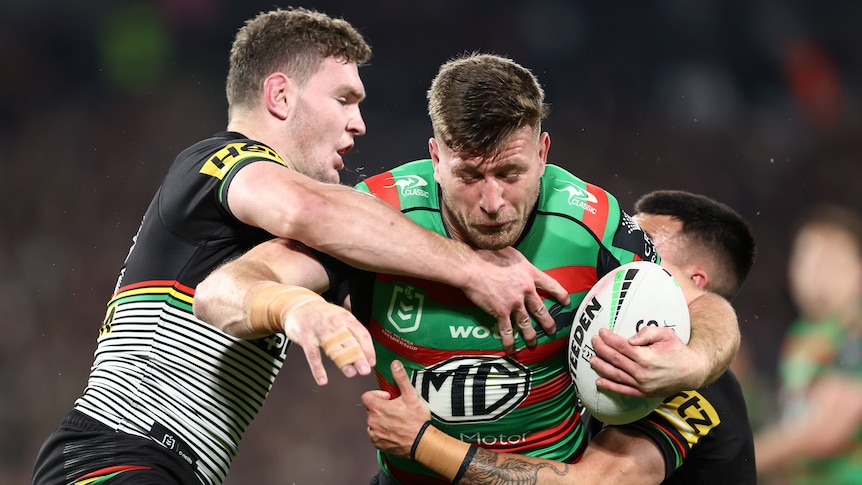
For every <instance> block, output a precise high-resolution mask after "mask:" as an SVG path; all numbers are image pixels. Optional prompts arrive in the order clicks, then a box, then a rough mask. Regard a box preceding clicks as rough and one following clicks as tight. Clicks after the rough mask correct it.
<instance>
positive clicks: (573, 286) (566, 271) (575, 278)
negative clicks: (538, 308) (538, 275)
mask: <svg viewBox="0 0 862 485" xmlns="http://www.w3.org/2000/svg"><path fill="white" fill-rule="evenodd" d="M544 273H545V274H547V275H548V276H550V277H551V278H554V279H555V280H557V282H559V283H560V284H561V285H563V288H565V289H566V291H567V292H568V293H569V294H572V295H573V294H575V293H580V292H582V291H590V288H592V287H593V285H595V284H596V283H597V282H598V281H599V278H598V276H597V274H596V268H595V266H561V267H559V268H551V269H547V270H545V271H544ZM539 295H540V296H541V297H542V298H544V299H546V300H547V299H548V298H550V295H548V293H546V292H545V291H544V290H539Z"/></svg>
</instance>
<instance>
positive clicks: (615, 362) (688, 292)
mask: <svg viewBox="0 0 862 485" xmlns="http://www.w3.org/2000/svg"><path fill="white" fill-rule="evenodd" d="M662 265H663V266H665V264H664V262H663V263H662ZM666 268H667V269H668V270H669V271H670V272H671V273H672V274H674V276H675V277H676V279H677V282H678V283H679V284H680V288H682V290H683V294H684V295H685V297H686V301H687V302H688V311H689V316H690V320H691V338H690V340H689V343H688V345H686V344H684V343H683V342H682V341H681V340H680V339H679V338H678V337H677V336H676V334H675V333H674V332H673V331H672V330H670V329H667V328H660V327H644V328H643V329H642V330H641V331H640V332H638V333H637V334H636V335H634V336H632V337H631V338H628V339H626V338H624V337H621V336H619V335H616V334H614V333H613V332H611V331H609V330H601V331H600V332H599V335H598V336H596V337H593V340H592V344H593V347H594V348H595V352H596V356H595V357H593V359H592V360H591V361H590V364H591V365H592V366H593V368H595V369H596V372H598V373H599V375H601V376H602V377H600V378H599V379H598V380H596V385H597V386H598V387H599V388H601V389H605V390H608V391H613V392H617V393H620V394H623V395H629V396H637V397H663V396H669V395H671V394H673V393H675V392H679V391H685V390H690V389H697V388H699V387H702V386H704V385H706V384H709V383H711V382H713V381H715V380H716V379H718V377H719V376H720V375H721V374H722V373H723V372H724V371H725V370H727V368H728V367H729V366H730V363H731V362H732V361H733V358H734V356H736V352H737V350H738V349H739V342H740V333H739V324H738V322H737V318H736V311H734V309H733V307H732V306H731V305H730V303H729V302H728V301H727V300H726V299H724V298H722V297H721V296H719V295H717V294H715V293H711V292H708V291H706V290H703V289H701V288H699V287H697V286H695V284H694V283H692V282H691V280H689V279H688V278H680V277H679V276H677V274H676V273H675V272H674V270H673V268H672V267H668V266H666Z"/></svg>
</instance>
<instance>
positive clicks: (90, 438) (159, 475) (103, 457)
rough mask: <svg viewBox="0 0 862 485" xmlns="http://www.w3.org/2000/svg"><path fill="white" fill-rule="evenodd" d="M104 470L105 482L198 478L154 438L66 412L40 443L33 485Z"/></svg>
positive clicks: (62, 483)
mask: <svg viewBox="0 0 862 485" xmlns="http://www.w3.org/2000/svg"><path fill="white" fill-rule="evenodd" d="M110 475H113V476H112V477H111V478H110V480H107V481H106V483H110V484H111V485H116V484H135V485H143V484H153V485H157V484H160V485H170V484H178V485H188V484H199V483H201V481H200V480H199V479H198V478H197V476H196V474H195V470H194V469H193V468H192V466H191V465H189V464H188V463H186V462H185V461H183V460H182V459H181V458H180V457H179V456H178V455H177V454H176V453H174V452H173V451H171V450H169V449H167V448H165V447H164V446H162V445H160V444H159V443H157V442H155V441H153V440H150V439H148V438H143V437H140V436H134V435H130V434H126V433H119V432H116V431H114V430H112V429H110V428H109V427H107V426H105V425H104V424H102V423H100V422H98V421H96V420H94V419H92V418H90V417H88V416H86V415H84V414H82V413H80V412H78V411H72V412H71V413H69V414H68V415H67V416H66V417H65V419H63V422H62V423H61V424H60V426H59V427H58V428H57V429H56V430H55V431H54V432H53V433H51V435H50V436H49V437H48V439H47V440H46V441H45V444H43V445H42V449H41V450H40V451H39V455H38V456H37V457H36V464H35V466H34V468H33V484H34V485H67V484H75V483H78V482H81V481H83V480H87V479H92V478H95V477H108V476H110Z"/></svg>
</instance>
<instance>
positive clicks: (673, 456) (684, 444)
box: [624, 370, 757, 485]
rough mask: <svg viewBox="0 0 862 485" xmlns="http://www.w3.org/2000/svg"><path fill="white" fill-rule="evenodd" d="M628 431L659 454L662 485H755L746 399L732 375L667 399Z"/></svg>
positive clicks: (632, 424) (752, 442) (631, 425)
mask: <svg viewBox="0 0 862 485" xmlns="http://www.w3.org/2000/svg"><path fill="white" fill-rule="evenodd" d="M624 426H629V427H635V428H638V429H640V430H641V431H644V432H645V433H646V434H647V435H649V436H650V438H652V439H653V441H655V443H656V444H657V445H658V446H659V448H660V449H661V452H662V455H664V461H665V477H666V478H665V480H664V481H663V482H662V484H663V485H726V484H733V485H747V484H755V483H757V475H756V472H755V467H754V438H753V436H752V431H751V425H750V423H749V421H748V412H747V410H746V406H745V399H744V397H743V394H742V389H741V388H740V386H739V382H738V381H737V380H736V376H734V375H733V373H732V372H731V371H729V370H728V371H726V372H725V373H724V374H722V375H721V377H719V378H718V380H716V381H715V382H714V383H712V384H710V385H708V386H704V387H702V388H700V389H698V390H696V391H685V392H679V393H676V394H674V395H672V396H670V397H668V398H667V399H665V400H664V402H663V403H662V404H661V405H660V406H659V407H658V408H657V409H656V410H655V411H654V412H653V413H652V414H650V415H649V416H647V417H645V418H644V419H641V420H639V421H635V422H634V423H631V424H628V425H624Z"/></svg>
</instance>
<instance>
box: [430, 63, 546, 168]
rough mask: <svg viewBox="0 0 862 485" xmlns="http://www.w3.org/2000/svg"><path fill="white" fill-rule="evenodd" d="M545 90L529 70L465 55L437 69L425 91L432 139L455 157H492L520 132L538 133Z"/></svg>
mask: <svg viewBox="0 0 862 485" xmlns="http://www.w3.org/2000/svg"><path fill="white" fill-rule="evenodd" d="M544 101H545V91H544V90H543V89H542V86H541V85H540V84H539V81H538V79H536V76H534V75H533V73H532V72H530V70H529V69H527V68H525V67H523V66H521V65H520V64H518V63H516V62H515V61H513V60H511V59H508V58H505V57H501V56H497V55H493V54H478V53H472V54H466V55H463V56H462V57H458V58H455V59H452V60H450V61H448V62H446V63H445V64H443V65H442V66H441V67H440V70H439V72H438V73H437V76H435V77H434V80H433V81H432V83H431V88H430V89H429V90H428V114H429V116H430V117H431V125H432V126H433V128H434V136H435V137H436V138H437V139H438V140H439V141H440V142H442V143H443V144H444V145H446V146H447V147H449V148H450V149H452V150H454V151H456V152H463V153H467V154H468V155H470V156H484V155H490V154H493V153H495V152H497V151H498V150H500V149H501V148H502V147H503V144H504V143H505V142H506V140H507V139H508V138H509V137H510V136H511V135H512V134H513V133H514V132H515V131H517V130H518V129H520V128H522V127H524V126H531V127H533V128H534V129H536V130H537V131H538V130H539V129H540V127H541V122H542V120H543V119H544V118H545V117H546V116H547V115H548V111H549V110H548V106H547V105H546V104H545V103H544Z"/></svg>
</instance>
